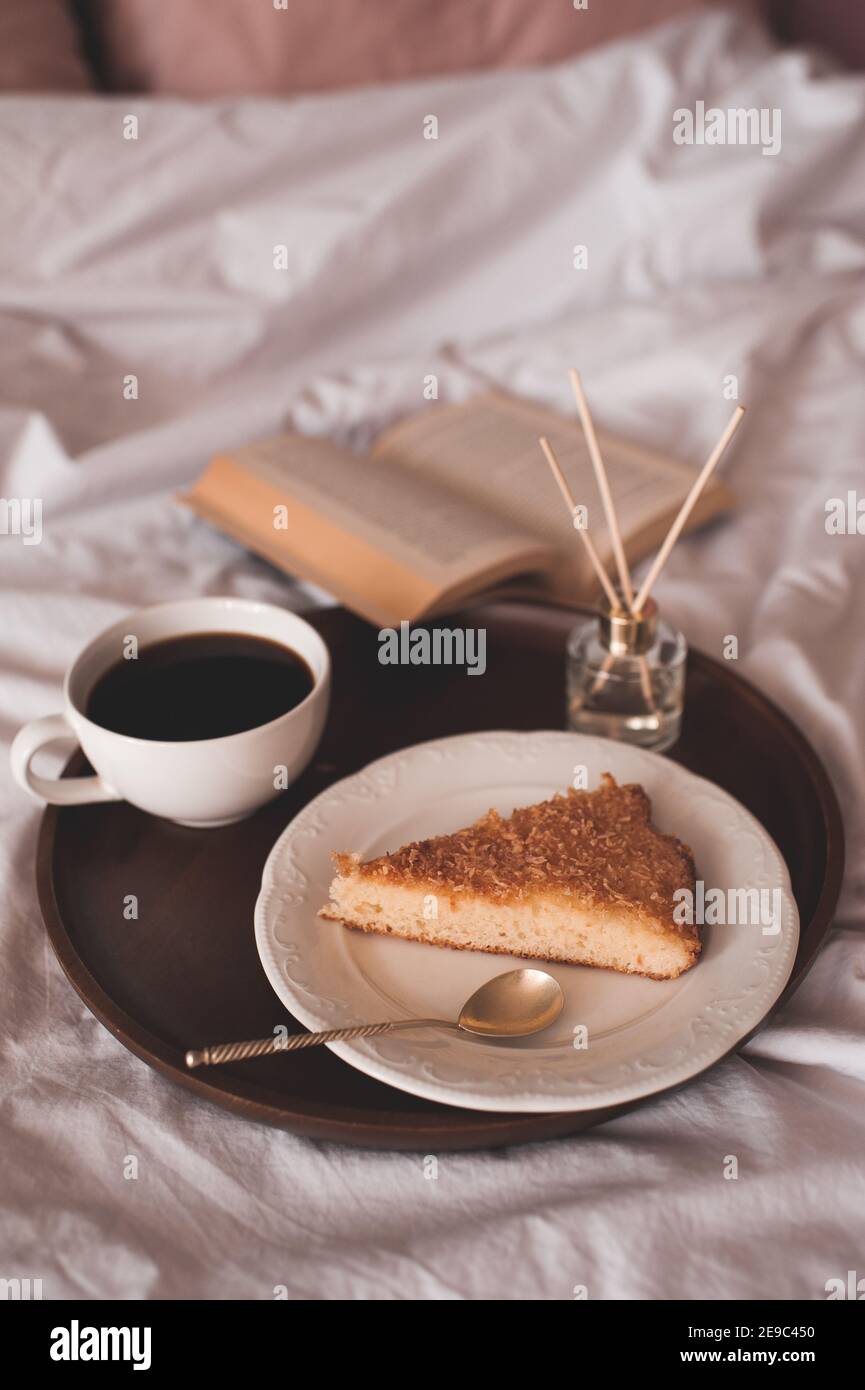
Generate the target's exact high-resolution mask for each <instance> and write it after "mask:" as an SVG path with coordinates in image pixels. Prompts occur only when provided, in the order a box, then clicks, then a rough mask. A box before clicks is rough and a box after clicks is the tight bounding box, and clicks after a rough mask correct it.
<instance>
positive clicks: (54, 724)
mask: <svg viewBox="0 0 865 1390" xmlns="http://www.w3.org/2000/svg"><path fill="white" fill-rule="evenodd" d="M59 738H65V739H68V738H73V739H74V738H75V732H74V730H73V728H72V726H71V724H70V723H69V721H68V719H67V718H66V716H65V714H49V715H46V716H45V718H44V719H31V721H30V723H29V724H25V725H24V727H23V729H19V730H18V732H17V734H16V735H15V737H14V739H13V740H12V747H11V749H10V750H9V761H10V763H11V764H12V776H13V777H14V778H15V781H16V782H17V783H18V785H19V787H23V788H24V790H25V791H26V792H29V793H30V795H31V796H35V797H37V798H38V800H40V801H47V802H48V804H49V805H50V806H79V805H82V804H83V803H85V802H88V801H122V800H123V797H122V796H121V795H120V793H119V792H116V791H115V790H114V788H113V787H109V785H108V783H107V782H103V780H102V778H101V777H97V776H93V777H39V776H38V774H37V773H35V772H31V771H30V764H31V762H32V760H33V755H34V754H35V753H37V752H38V750H39V749H40V748H43V747H44V746H45V744H46V743H53V742H54V741H55V739H59Z"/></svg>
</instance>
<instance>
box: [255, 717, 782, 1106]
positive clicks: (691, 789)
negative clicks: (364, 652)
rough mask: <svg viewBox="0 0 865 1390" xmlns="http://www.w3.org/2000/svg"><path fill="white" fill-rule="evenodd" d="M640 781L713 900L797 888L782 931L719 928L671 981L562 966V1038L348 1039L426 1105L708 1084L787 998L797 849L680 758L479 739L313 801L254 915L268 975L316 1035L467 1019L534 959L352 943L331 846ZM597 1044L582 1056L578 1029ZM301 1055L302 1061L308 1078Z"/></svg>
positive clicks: (414, 756)
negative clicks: (466, 1013)
mask: <svg viewBox="0 0 865 1390" xmlns="http://www.w3.org/2000/svg"><path fill="white" fill-rule="evenodd" d="M581 764H582V765H584V766H585V767H587V769H588V785H589V786H590V787H594V786H596V785H597V783H598V780H599V778H600V775H601V773H602V772H611V773H612V774H613V775H614V777H616V779H617V780H618V781H619V782H641V783H642V784H643V786H644V787H645V789H646V791H647V792H648V793H649V795H650V797H651V798H652V807H653V816H652V818H653V823H654V824H655V825H656V826H657V827H658V829H660V830H664V831H669V832H672V833H675V834H677V835H679V836H680V838H681V839H683V840H685V841H686V842H687V843H688V844H689V845H690V846H691V848H692V850H693V852H694V856H695V859H696V862H697V874H698V877H700V878H702V879H703V880H704V882H705V884H706V888H707V890H708V889H709V888H710V887H715V888H723V889H730V888H739V889H741V888H757V889H769V890H771V889H776V888H777V889H778V890H780V895H781V896H780V902H781V911H780V914H779V915H780V930H778V931H777V933H776V934H774V935H772V934H766V933H765V932H764V930H763V928H762V926H761V925H759V924H756V925H748V924H746V925H739V926H714V927H704V928H703V932H704V937H703V939H704V945H703V954H702V957H701V959H700V962H699V964H698V965H696V966H695V967H694V968H693V969H692V970H689V971H687V972H686V973H685V974H684V975H682V976H681V977H680V978H679V979H678V980H671V981H660V982H659V981H655V980H645V979H642V978H639V977H636V976H629V975H617V974H615V973H613V972H611V971H607V970H592V969H588V968H585V967H581V966H569V965H550V966H547V967H545V968H547V969H549V971H550V973H551V974H553V975H555V977H556V979H557V980H558V981H559V982H560V984H561V985H562V988H563V989H564V992H565V1000H566V1002H565V1008H564V1011H563V1013H562V1015H561V1017H560V1019H559V1020H558V1022H557V1023H556V1024H554V1025H553V1027H552V1028H551V1029H549V1030H548V1031H547V1032H545V1033H541V1034H538V1035H537V1036H535V1037H534V1038H528V1039H522V1040H520V1041H510V1042H507V1041H489V1040H481V1039H478V1038H473V1037H469V1036H468V1035H465V1034H460V1033H456V1032H451V1031H449V1030H442V1031H440V1032H439V1031H435V1030H433V1029H429V1028H428V1029H422V1030H418V1032H417V1034H413V1033H401V1034H398V1035H394V1036H390V1037H388V1036H387V1035H384V1036H382V1037H378V1038H368V1039H364V1040H362V1041H357V1042H350V1043H335V1044H332V1049H333V1051H334V1052H335V1053H336V1054H337V1056H339V1057H342V1058H343V1060H344V1061H346V1062H348V1063H350V1064H351V1066H353V1067H357V1068H358V1070H359V1071H362V1072H366V1073H367V1074H368V1075H369V1076H374V1077H376V1078H377V1079H378V1080H379V1081H385V1082H388V1083H389V1084H390V1085H392V1086H397V1087H399V1089H400V1090H403V1091H408V1092H410V1093H411V1094H413V1095H417V1096H425V1097H427V1098H428V1099H429V1100H436V1101H443V1102H445V1103H447V1104H449V1105H458V1106H464V1107H467V1108H470V1109H476V1110H500V1111H552V1110H589V1109H594V1108H596V1107H598V1106H606V1105H616V1104H619V1103H621V1102H623V1101H630V1100H635V1099H637V1098H639V1097H643V1096H648V1095H652V1094H653V1093H654V1092H656V1091H660V1090H663V1089H664V1088H666V1087H668V1086H673V1085H676V1084H678V1083H679V1082H682V1081H685V1080H687V1079H688V1078H689V1077H692V1076H696V1075H697V1074H698V1073H699V1072H701V1071H703V1070H704V1069H705V1068H706V1067H708V1066H709V1065H710V1064H711V1063H712V1062H713V1061H716V1060H717V1059H718V1058H719V1057H722V1056H723V1055H724V1054H725V1053H726V1052H728V1051H729V1050H730V1048H732V1047H733V1046H734V1045H735V1044H736V1043H737V1042H738V1041H739V1040H740V1039H742V1038H744V1037H746V1036H747V1035H748V1034H749V1033H750V1032H751V1031H752V1029H754V1028H755V1027H756V1026H757V1024H759V1023H760V1021H761V1019H762V1018H763V1017H764V1016H765V1014H766V1013H767V1011H768V1010H769V1008H770V1007H771V1006H772V1004H773V1003H774V1002H775V1000H776V999H777V998H778V996H779V994H780V993H781V991H782V989H783V988H784V985H785V983H786V981H787V978H788V976H789V974H790V971H791V969H792V967H793V961H794V959H795V955H796V945H797V942H798V939H799V919H798V913H797V911H796V905H795V902H794V900H793V895H792V892H791V890H790V879H789V875H788V873H787V869H786V866H785V864H784V861H783V859H782V858H781V855H780V853H779V851H778V849H777V848H776V846H775V845H774V843H773V842H772V840H771V839H770V837H769V836H768V835H767V833H766V831H765V830H764V829H763V827H762V826H761V825H760V824H759V822H758V821H756V820H755V819H754V817H753V816H752V815H751V814H750V813H749V812H748V811H746V810H745V809H744V807H742V806H740V805H739V803H738V802H737V801H735V800H734V799H733V797H731V796H729V795H728V794H727V793H726V792H724V791H721V789H720V788H719V787H716V786H714V785H713V784H712V783H710V782H706V781H704V780H703V779H702V778H700V777H696V776H694V774H693V773H691V772H687V771H685V769H684V768H681V767H679V766H678V765H677V764H676V763H673V762H670V761H669V760H668V759H666V758H663V757H660V756H658V755H657V754H655V753H647V752H644V751H643V750H641V749H636V748H630V747H628V746H627V745H625V744H621V743H613V742H610V741H608V740H606V739H598V738H588V737H585V736H583V735H580V734H568V733H528V734H526V733H484V734H463V735H460V736H459V737H456V738H447V739H440V740H437V741H436V742H434V743H422V744H418V745H417V746H415V747H414V748H408V749H404V750H403V751H402V752H399V753H396V754H393V755H392V756H391V757H387V758H382V759H380V761H378V762H375V763H371V764H370V766H369V767H367V768H365V769H364V771H363V772H359V773H357V774H356V775H355V776H353V777H347V778H345V779H344V780H343V781H342V782H337V783H336V784H335V785H334V786H332V787H330V788H328V790H327V791H326V792H323V793H322V795H321V796H319V797H317V798H316V799H315V801H312V802H310V804H309V805H308V806H306V807H305V808H304V809H303V811H301V813H300V814H299V815H298V816H297V817H296V818H295V819H294V820H293V821H292V822H291V824H290V825H289V826H288V827H287V829H286V830H285V831H284V832H283V834H282V835H281V836H280V838H279V840H278V841H277V842H276V844H275V846H274V848H273V849H272V850H271V853H270V856H269V858H268V860H267V863H266V865H265V868H264V876H263V881H262V889H261V893H260V895H259V898H258V902H257V903H256V908H255V934H256V941H257V944H258V950H259V954H260V956H261V961H262V964H263V965H264V969H265V971H266V972H267V977H268V979H269V980H270V983H271V984H272V986H273V988H274V990H275V991H276V993H277V995H278V996H279V998H280V999H281V1001H282V1003H283V1004H284V1005H285V1007H286V1008H287V1009H288V1010H289V1011H290V1012H291V1013H292V1014H293V1015H294V1016H295V1018H297V1019H299V1020H300V1022H301V1023H303V1024H305V1025H306V1027H307V1028H310V1029H316V1030H317V1029H324V1028H338V1027H342V1026H347V1025H351V1024H357V1023H364V1022H367V1023H368V1022H375V1021H378V1020H379V1019H386V1018H407V1017H410V1016H415V1017H420V1018H424V1017H425V1018H455V1017H456V1016H457V1014H458V1013H459V1010H460V1007H461V1005H462V1004H463V1002H464V1001H465V1000H466V999H467V998H468V996H469V995H470V994H471V993H472V991H473V990H475V989H477V987H478V986H479V985H480V984H482V983H483V982H484V981H485V980H487V979H489V978H491V977H492V976H493V975H497V974H498V973H499V972H500V971H503V970H509V969H511V968H515V967H517V966H519V965H522V964H526V962H525V961H521V960H519V959H517V958H511V957H508V956H493V955H484V954H483V953H481V952H475V951H451V950H445V949H442V948H440V947H435V946H424V945H422V944H420V943H417V942H410V941H399V940H395V939H394V938H392V937H386V936H377V935H371V934H367V933H365V932H357V931H349V930H348V929H347V928H345V927H342V926H339V925H338V924H337V923H334V922H327V921H323V920H322V919H320V918H318V917H317V916H316V913H317V911H318V909H319V908H320V907H321V906H322V905H323V904H324V903H325V902H326V901H327V896H328V886H329V884H330V880H331V877H332V866H331V861H330V853H331V851H332V850H357V851H360V853H361V854H362V855H363V856H364V857H365V858H366V857H369V856H371V855H377V854H382V853H384V852H385V851H386V850H394V849H397V848H398V847H399V846H400V845H402V844H405V843H406V842H407V841H410V840H416V839H421V838H423V837H425V836H428V835H438V834H442V833H444V832H447V831H451V830H457V829H459V827H460V826H463V825H468V824H469V823H470V822H471V821H473V820H475V819H476V818H477V817H478V816H480V815H481V814H483V812H485V811H487V810H489V808H490V807H491V806H494V807H496V809H497V810H499V811H500V812H501V813H502V814H504V815H507V814H509V813H510V811H511V810H512V809H513V808H514V806H527V805H529V804H531V803H532V802H535V801H540V800H542V799H543V798H545V797H548V796H551V795H552V794H553V793H554V792H555V791H560V790H562V789H564V788H565V787H567V786H568V785H569V784H570V783H571V782H572V779H573V776H574V769H575V767H576V766H577V765H581ZM581 1025H582V1026H584V1027H585V1028H587V1030H588V1046H587V1047H585V1048H577V1047H575V1046H574V1039H575V1033H574V1030H575V1029H577V1028H579V1027H580V1026H581ZM291 1064H292V1063H291V1057H286V1059H285V1066H287V1067H290V1066H291Z"/></svg>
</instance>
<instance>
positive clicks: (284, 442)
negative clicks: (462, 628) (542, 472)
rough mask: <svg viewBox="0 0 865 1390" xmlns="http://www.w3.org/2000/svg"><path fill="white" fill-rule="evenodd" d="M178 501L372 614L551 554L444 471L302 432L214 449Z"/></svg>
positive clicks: (379, 615)
mask: <svg viewBox="0 0 865 1390" xmlns="http://www.w3.org/2000/svg"><path fill="white" fill-rule="evenodd" d="M182 500H183V501H185V502H186V503H187V505H189V506H190V507H192V508H193V510H195V511H196V512H198V513H199V515H201V516H203V517H204V518H205V519H207V520H208V521H210V522H211V523H212V524H214V525H216V526H219V527H221V528H222V529H223V530H225V531H227V532H228V533H229V534H231V535H234V536H235V537H237V538H238V539H239V540H241V541H243V542H244V543H245V544H246V545H249V546H250V547H251V548H252V549H253V550H256V551H257V552H258V553H259V554H262V555H264V556H266V558H267V559H269V560H271V561H272V562H273V563H274V564H276V565H279V566H280V567H281V568H282V569H284V570H286V571H287V572H288V573H291V574H296V575H299V576H300V577H302V578H305V579H309V580H312V581H313V582H314V583H316V584H318V585H320V586H321V587H323V588H325V589H329V590H330V591H331V592H332V593H333V594H335V595H336V597H338V598H339V599H341V600H342V602H344V603H346V604H348V606H349V607H351V608H353V609H354V610H355V611H356V612H359V613H361V614H362V615H363V616H364V617H366V618H367V619H368V620H369V621H370V622H374V623H377V624H383V625H391V624H393V623H395V622H399V621H400V620H401V619H403V618H406V619H409V620H411V619H413V618H415V617H418V616H420V615H422V614H423V613H425V612H427V611H429V610H430V609H431V607H432V606H433V605H434V604H437V603H440V602H441V601H442V600H443V598H444V597H445V596H446V595H447V594H449V593H455V594H459V593H463V592H471V591H472V590H473V589H480V588H483V587H486V586H488V585H492V584H495V583H497V582H498V581H499V580H500V579H503V578H510V577H511V576H513V575H516V574H523V573H527V572H536V571H538V570H540V569H541V568H543V567H544V566H545V565H546V567H547V568H551V567H552V563H553V556H552V552H551V549H550V547H548V546H544V545H542V544H539V543H538V541H537V539H536V538H535V537H534V536H532V535H531V533H527V532H526V531H525V530H523V529H522V528H520V527H519V526H518V525H517V524H515V523H514V522H512V521H511V520H510V519H509V518H508V517H505V516H502V515H500V514H498V513H496V512H489V511H488V510H487V509H485V508H483V507H482V506H480V505H479V504H477V503H475V502H474V501H473V500H472V499H471V498H464V497H461V496H459V495H458V494H455V493H453V492H452V491H450V490H449V489H448V488H447V487H446V486H444V485H443V484H442V483H441V482H439V481H438V480H436V479H429V478H426V477H424V476H422V475H415V474H414V473H412V472H410V471H408V470H406V469H404V468H402V467H400V466H399V465H398V464H396V463H394V462H393V461H392V460H387V459H377V460H373V459H369V458H362V457H358V456H357V455H355V454H352V453H350V452H349V451H348V450H346V449H341V448H339V447H338V446H337V445H334V444H331V443H330V442H329V441H327V440H322V439H311V438H307V437H306V436H303V435H299V434H291V435H285V436H282V437H281V438H279V439H274V440H269V441H267V442H265V443H261V444H254V445H250V446H248V447H246V448H243V449H239V450H237V451H235V452H234V453H231V454H225V455H218V456H217V457H216V458H215V459H213V460H212V461H211V463H210V465H209V467H208V468H207V470H206V472H205V473H204V474H203V475H202V477H201V478H200V479H199V480H198V481H197V483H196V484H195V485H194V487H193V488H192V489H191V490H190V491H189V492H188V493H187V494H186V495H185V496H184V497H183V498H182Z"/></svg>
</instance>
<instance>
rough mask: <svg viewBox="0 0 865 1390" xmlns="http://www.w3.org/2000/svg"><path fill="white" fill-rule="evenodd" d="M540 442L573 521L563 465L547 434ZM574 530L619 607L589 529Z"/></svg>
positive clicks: (609, 596) (573, 506) (574, 507)
mask: <svg viewBox="0 0 865 1390" xmlns="http://www.w3.org/2000/svg"><path fill="white" fill-rule="evenodd" d="M538 443H539V444H540V446H541V448H542V449H543V451H544V456H545V458H546V460H547V463H548V464H549V465H550V472H551V473H552V475H553V477H554V478H555V480H556V482H557V483H558V486H559V492H560V493H561V494H562V497H563V499H564V503H565V506H566V507H567V509H568V512H569V514H570V517H571V520H572V521H573V519H574V518H575V517H576V514H577V504H576V502H575V501H574V498H573V494H572V492H571V489H570V488H569V487H568V480H567V478H566V477H565V475H564V473H563V472H562V469H561V465H560V464H559V461H558V459H557V458H556V455H555V453H554V451H553V446H552V444H551V443H550V441H549V440H548V439H547V438H546V436H542V437H541V439H539V440H538ZM574 530H575V531H576V533H577V535H578V536H579V537H580V539H581V541H582V542H583V545H584V546H585V548H586V554H587V555H588V557H589V560H590V561H591V564H592V569H593V570H594V571H595V574H596V575H597V577H598V582H599V583H600V585H601V588H602V589H603V591H604V593H605V594H606V597H607V600H608V602H609V603H610V605H611V607H613V608H618V606H619V600H618V598H617V596H616V591H615V589H614V588H613V586H612V584H611V582H610V577H609V575H608V574H607V571H606V570H605V569H604V566H603V565H602V564H601V557H600V556H599V554H598V552H597V550H596V549H595V546H594V543H593V541H592V539H591V537H590V535H589V533H588V531H587V530H586V529H585V527H583V526H575V527H574Z"/></svg>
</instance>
